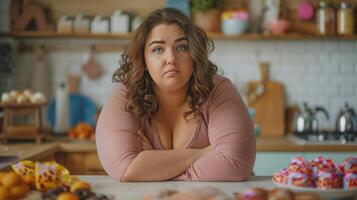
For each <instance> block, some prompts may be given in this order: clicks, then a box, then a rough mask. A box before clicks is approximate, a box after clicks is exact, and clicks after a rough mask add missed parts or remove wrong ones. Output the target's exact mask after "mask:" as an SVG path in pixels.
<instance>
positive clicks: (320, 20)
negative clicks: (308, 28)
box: [316, 1, 336, 35]
mask: <svg viewBox="0 0 357 200" xmlns="http://www.w3.org/2000/svg"><path fill="white" fill-rule="evenodd" d="M316 20H317V21H316V23H317V33H318V34H320V35H335V34H336V17H335V10H334V8H333V5H332V4H330V3H327V2H326V1H320V2H319V8H318V10H317V12H316Z"/></svg>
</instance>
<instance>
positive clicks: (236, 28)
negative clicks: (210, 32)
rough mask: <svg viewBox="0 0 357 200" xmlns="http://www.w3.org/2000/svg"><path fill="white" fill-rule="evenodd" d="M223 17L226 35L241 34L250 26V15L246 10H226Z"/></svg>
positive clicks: (223, 28)
mask: <svg viewBox="0 0 357 200" xmlns="http://www.w3.org/2000/svg"><path fill="white" fill-rule="evenodd" d="M221 19H222V27H221V28H222V32H223V33H224V34H225V35H241V34H243V33H245V32H246V31H247V29H248V26H249V15H248V13H247V12H245V11H225V12H223V13H222V16H221Z"/></svg>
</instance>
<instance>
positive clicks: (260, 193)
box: [236, 188, 268, 200]
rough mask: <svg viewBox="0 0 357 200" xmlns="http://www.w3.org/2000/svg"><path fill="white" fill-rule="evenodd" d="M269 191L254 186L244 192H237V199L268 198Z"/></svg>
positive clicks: (262, 199) (260, 199)
mask: <svg viewBox="0 0 357 200" xmlns="http://www.w3.org/2000/svg"><path fill="white" fill-rule="evenodd" d="M267 198H268V191H267V190H265V189H262V188H252V189H248V190H245V191H244V192H242V193H237V195H236V200H266V199H267Z"/></svg>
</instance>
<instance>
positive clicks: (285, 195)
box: [268, 188, 294, 200]
mask: <svg viewBox="0 0 357 200" xmlns="http://www.w3.org/2000/svg"><path fill="white" fill-rule="evenodd" d="M268 199H269V200H294V193H293V192H291V191H290V190H286V189H281V188H275V189H273V190H272V191H270V192H269V197H268Z"/></svg>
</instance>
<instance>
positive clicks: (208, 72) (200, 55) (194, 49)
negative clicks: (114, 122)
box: [112, 8, 217, 121]
mask: <svg viewBox="0 0 357 200" xmlns="http://www.w3.org/2000/svg"><path fill="white" fill-rule="evenodd" d="M159 24H176V25H178V26H179V27H181V29H182V30H183V32H184V33H185V35H186V37H187V39H188V45H189V50H190V53H191V55H192V59H193V73H192V76H191V78H190V80H189V89H188V92H187V95H188V99H189V109H188V111H186V112H185V113H184V114H183V116H184V118H185V119H186V120H189V118H188V117H189V116H191V114H193V116H191V117H190V119H199V118H197V117H201V116H202V113H201V106H202V104H203V103H204V102H205V101H206V100H207V98H208V96H209V94H210V92H211V91H212V88H213V80H212V76H213V75H214V74H216V73H217V66H216V65H214V64H213V63H212V62H211V61H209V60H208V53H209V52H211V51H213V49H214V44H213V42H212V40H211V39H209V38H208V37H207V34H206V33H205V32H204V31H203V30H202V29H200V28H199V27H197V26H195V25H194V24H193V23H192V22H191V20H190V19H189V18H188V17H187V16H186V15H184V14H183V13H182V12H180V11H178V10H176V9H173V8H163V9H158V10H155V11H153V12H152V13H151V14H150V15H149V16H148V17H147V18H146V19H145V20H144V21H143V23H142V24H141V25H140V26H139V27H138V28H137V29H136V30H135V32H134V35H133V38H132V40H131V42H130V44H129V46H128V48H127V49H126V50H125V51H124V53H123V54H122V56H121V62H120V68H119V69H117V70H116V71H115V72H114V74H113V77H112V80H113V82H121V83H123V84H124V85H125V86H126V88H127V94H126V95H127V99H128V102H127V104H126V110H127V111H129V112H131V113H133V114H134V115H135V116H136V117H138V118H141V117H148V119H149V121H151V120H152V119H153V117H154V116H155V114H156V113H157V112H158V109H159V103H158V100H157V98H156V96H155V93H154V90H153V87H152V79H151V77H150V74H149V72H148V71H145V67H146V64H145V58H144V49H145V43H146V40H147V37H148V35H149V33H150V31H151V30H152V29H153V28H154V27H155V26H157V25H159Z"/></svg>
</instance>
